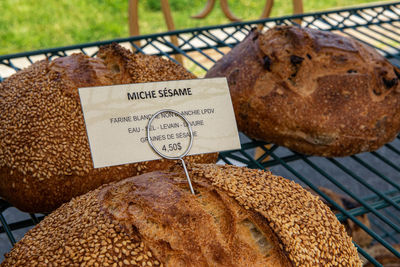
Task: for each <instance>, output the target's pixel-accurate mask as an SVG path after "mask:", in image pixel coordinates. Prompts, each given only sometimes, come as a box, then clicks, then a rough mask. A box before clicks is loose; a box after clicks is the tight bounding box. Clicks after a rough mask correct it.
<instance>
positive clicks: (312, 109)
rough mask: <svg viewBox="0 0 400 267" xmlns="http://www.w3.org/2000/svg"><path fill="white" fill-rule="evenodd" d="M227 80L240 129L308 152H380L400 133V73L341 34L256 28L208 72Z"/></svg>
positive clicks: (332, 154)
mask: <svg viewBox="0 0 400 267" xmlns="http://www.w3.org/2000/svg"><path fill="white" fill-rule="evenodd" d="M220 76H225V77H227V79H228V83H229V87H230V90H231V96H232V101H233V106H234V109H235V113H236V120H237V123H238V127H239V130H241V131H243V132H244V133H245V134H247V135H248V136H249V137H252V138H256V139H261V140H265V141H268V142H273V143H276V144H278V145H283V146H286V147H288V148H290V149H293V150H295V151H298V152H301V153H304V154H310V155H319V156H329V157H330V156H347V155H351V154H356V153H359V152H364V151H371V150H376V149H378V148H379V147H380V146H382V145H383V144H385V143H387V142H389V141H391V140H392V139H393V138H395V136H396V134H397V133H398V132H399V131H400V84H399V82H398V78H399V77H400V70H399V69H397V68H395V67H394V66H392V65H391V64H390V63H389V62H388V61H387V60H386V59H385V58H383V57H382V56H381V55H380V54H378V52H376V51H375V50H374V49H372V48H371V47H368V46H366V45H364V44H362V43H360V42H358V41H356V40H353V39H349V38H346V37H343V36H341V35H337V34H334V33H330V32H323V31H318V30H314V29H307V28H304V29H303V28H298V27H294V26H277V27H275V28H273V29H270V30H268V31H267V32H266V33H260V32H258V31H257V30H253V31H252V32H251V33H250V34H249V35H248V36H247V38H246V39H245V40H244V41H243V42H242V43H240V44H238V45H237V46H236V47H235V48H233V49H232V51H231V52H230V53H228V54H227V55H225V56H224V57H223V58H222V59H221V60H219V61H218V62H217V63H216V64H215V65H214V66H213V67H212V68H211V69H210V70H209V72H208V73H207V75H206V77H220Z"/></svg>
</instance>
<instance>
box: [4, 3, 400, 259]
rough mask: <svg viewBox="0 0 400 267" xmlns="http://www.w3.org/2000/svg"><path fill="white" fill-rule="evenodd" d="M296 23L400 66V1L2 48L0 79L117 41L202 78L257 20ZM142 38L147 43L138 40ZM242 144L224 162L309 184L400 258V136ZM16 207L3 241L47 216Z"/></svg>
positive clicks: (343, 217)
mask: <svg viewBox="0 0 400 267" xmlns="http://www.w3.org/2000/svg"><path fill="white" fill-rule="evenodd" d="M295 23H300V24H301V26H303V27H310V28H316V29H321V30H327V31H334V32H340V33H341V34H344V35H347V36H350V37H352V38H355V39H358V40H360V41H362V42H364V43H367V44H369V45H371V46H373V47H375V48H376V49H377V50H378V51H379V52H380V53H381V54H382V55H384V56H385V57H387V58H388V59H389V60H390V61H391V62H392V63H393V64H395V65H397V66H400V2H391V3H386V4H380V5H374V6H363V7H357V8H348V9H341V10H334V11H329V12H320V13H313V14H304V15H296V16H287V17H280V18H274V19H264V20H257V21H250V22H243V23H234V24H227V25H222V26H213V27H204V28H197V29H187V30H181V31H174V32H169V33H161V34H152V35H144V36H139V37H130V38H121V39H116V40H110V41H102V42H96V43H88V44H81V45H74V46H67V47H59V48H53V49H46V50H39V51H33V52H27V53H18V54H13V55H4V56H0V81H2V80H3V79H4V78H6V77H8V76H10V75H11V74H12V73H15V72H16V71H18V70H20V69H22V68H24V67H26V66H28V65H30V64H32V63H33V62H35V61H37V60H40V59H45V58H48V59H49V60H52V59H54V58H57V57H60V56H66V55H70V54H72V53H76V52H82V53H85V54H87V55H90V56H95V55H96V53H97V51H98V47H99V46H101V45H104V44H108V43H111V42H117V43H120V44H121V45H123V46H126V47H134V48H135V49H136V51H137V52H138V53H145V54H154V55H159V56H162V57H166V58H169V59H171V60H173V61H175V59H174V58H173V56H171V55H174V54H181V55H183V57H184V65H185V67H186V68H188V69H189V70H190V71H192V72H194V73H195V74H197V75H198V76H199V77H201V76H203V75H204V74H205V73H206V71H207V69H209V68H210V67H211V66H212V65H213V64H214V63H215V62H216V61H217V60H218V59H219V58H221V57H222V56H223V55H224V54H226V53H227V52H228V51H229V50H230V49H231V48H232V47H233V46H234V45H235V44H237V43H238V42H240V41H241V40H242V39H243V38H244V37H245V36H246V35H247V33H248V32H249V31H250V30H251V28H252V27H256V26H258V25H261V24H262V25H264V26H265V28H271V27H273V26H275V25H280V24H295ZM171 35H177V37H178V40H179V43H180V44H179V46H174V45H173V44H172V43H171V42H170V40H169V36H171ZM137 41H140V42H141V45H137ZM241 143H242V149H241V150H238V151H229V152H224V153H221V154H220V162H221V163H227V164H235V165H241V166H248V167H250V168H260V169H269V170H271V171H272V172H273V173H275V174H278V175H282V176H284V177H287V178H290V179H293V180H295V181H296V182H298V183H300V184H302V185H303V186H306V187H309V188H311V189H312V190H314V191H315V192H316V193H318V194H319V195H320V196H321V197H322V198H323V199H325V200H326V202H327V203H329V204H330V205H331V206H332V207H333V208H335V209H336V210H337V218H338V219H339V220H340V221H342V222H344V221H346V220H347V221H348V220H351V221H352V222H353V223H354V224H355V225H357V226H358V227H359V228H360V229H362V231H365V232H366V233H367V234H368V235H369V236H371V237H372V238H373V241H372V244H374V243H380V244H381V245H382V246H383V247H385V248H386V249H387V250H388V251H389V252H390V253H392V254H393V255H395V256H397V257H398V258H400V253H399V251H397V250H396V249H395V248H394V245H395V244H400V135H399V136H398V137H397V138H396V139H395V140H394V141H392V142H391V143H389V144H386V145H385V146H384V147H382V148H380V149H379V150H377V151H375V152H371V153H363V154H358V155H354V156H351V157H345V158H321V157H310V156H305V155H301V154H298V153H296V152H293V151H290V150H288V149H286V148H284V147H279V146H276V145H273V144H271V145H270V146H266V145H267V143H264V142H261V141H256V140H251V139H249V138H247V137H246V136H244V135H242V134H241ZM256 148H261V149H263V150H264V153H263V155H261V156H259V157H257V158H255V156H254V150H255V149H256ZM321 186H322V187H326V188H329V189H331V190H333V191H335V192H338V193H340V194H342V195H345V196H347V197H348V198H350V199H352V200H354V201H355V202H357V203H358V205H356V206H355V207H352V208H351V209H345V208H343V207H342V206H341V205H340V204H338V203H337V202H335V201H334V200H333V199H332V198H331V197H329V196H328V195H327V194H326V193H324V192H323V190H322V191H321V190H320V187H321ZM10 209H11V210H13V209H14V208H13V207H11V206H10V205H9V204H8V203H7V202H5V201H4V200H1V199H0V212H1V213H0V222H1V224H2V226H1V227H0V238H1V237H2V238H3V239H0V240H5V239H6V238H5V236H7V237H8V239H9V240H10V246H11V244H13V243H14V242H15V241H16V239H19V238H21V236H22V234H23V233H24V232H25V231H26V229H29V227H31V226H32V225H34V224H36V223H38V222H39V221H40V220H41V219H42V218H43V217H44V216H43V215H34V214H30V215H28V214H23V215H21V216H22V217H21V216H19V217H18V219H15V218H11V219H10V218H9V217H10V215H9V210H10ZM361 215H366V216H368V219H369V221H370V224H371V225H370V226H367V225H365V224H364V223H363V222H361V221H360V220H359V217H358V216H361ZM24 216H25V217H24ZM18 231H22V233H21V232H18ZM356 245H357V244H356ZM357 246H358V245H357ZM358 248H359V252H360V254H362V255H363V256H364V257H365V258H366V260H367V261H369V262H370V263H372V264H373V265H375V266H382V265H381V264H380V263H379V262H378V261H377V260H376V259H374V257H373V256H371V255H370V254H369V253H368V249H366V248H364V247H360V246H358ZM399 261H400V259H399Z"/></svg>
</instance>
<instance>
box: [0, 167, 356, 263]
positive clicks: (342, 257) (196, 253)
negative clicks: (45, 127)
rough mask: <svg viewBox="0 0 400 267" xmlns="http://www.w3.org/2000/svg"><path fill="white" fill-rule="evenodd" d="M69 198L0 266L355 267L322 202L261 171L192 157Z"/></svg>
mask: <svg viewBox="0 0 400 267" xmlns="http://www.w3.org/2000/svg"><path fill="white" fill-rule="evenodd" d="M188 169H189V174H190V177H191V178H192V182H193V186H194V189H195V191H196V195H195V196H194V195H192V194H191V192H190V190H189V188H188V185H187V182H186V177H185V174H184V172H183V170H182V167H181V166H177V167H176V168H175V169H174V170H171V171H169V172H152V173H146V174H143V175H141V176H137V177H133V178H128V179H125V180H122V181H119V182H115V183H112V184H110V185H106V186H102V187H101V188H99V189H96V190H94V191H91V192H89V193H87V194H85V195H83V196H80V197H77V198H74V199H73V200H72V201H71V202H69V203H67V204H64V205H62V206H61V207H60V208H59V209H57V210H56V211H54V212H53V213H52V214H50V215H49V216H47V217H46V218H45V219H44V220H43V221H42V222H41V223H39V224H38V225H37V226H36V227H35V228H33V229H32V230H30V231H29V232H28V233H27V234H26V235H25V236H24V238H23V239H21V241H19V242H18V243H17V244H16V245H15V247H14V248H13V249H12V251H11V252H10V253H9V254H6V257H5V260H4V262H3V264H2V265H1V266H28V265H29V266H37V265H39V263H46V264H50V263H51V264H52V265H53V266H75V265H76V266H112V265H113V264H114V266H160V265H161V266H166V267H167V266H173V267H180V266H196V267H198V266H221V267H222V266H233V267H234V266H238V267H239V266H252V267H253V266H254V267H256V266H274V267H279V266H324V267H328V266H361V261H360V259H359V257H358V255H357V250H356V248H355V247H354V245H353V244H352V242H351V238H350V237H348V236H347V234H346V232H345V229H344V227H343V226H342V225H341V224H340V223H339V221H338V220H337V219H336V217H335V216H334V215H333V213H332V212H331V211H330V210H329V208H328V207H327V206H326V205H324V204H323V203H322V202H321V201H320V200H319V199H318V197H315V196H313V195H312V194H311V193H309V192H307V191H306V190H304V189H303V188H301V187H300V186H299V185H298V184H295V183H294V182H292V181H289V180H286V179H284V178H282V177H278V176H274V175H272V174H271V173H269V172H264V171H260V170H250V169H247V168H240V167H234V166H218V165H211V164H210V165H200V164H191V165H190V166H189V167H188Z"/></svg>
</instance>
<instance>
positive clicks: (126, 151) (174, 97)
mask: <svg viewBox="0 0 400 267" xmlns="http://www.w3.org/2000/svg"><path fill="white" fill-rule="evenodd" d="M79 95H80V98H81V104H82V110H83V115H84V119H85V124H86V130H87V134H88V138H89V144H90V149H91V154H92V159H93V164H94V167H95V168H100V167H106V166H114V165H121V164H127V163H133V162H141V161H149V160H155V159H159V158H160V156H159V155H158V154H157V153H155V152H154V150H153V149H152V148H151V147H150V146H149V142H148V138H151V142H152V145H153V146H154V147H156V149H157V150H158V151H160V152H162V153H163V154H164V155H168V156H170V157H175V156H176V155H180V154H182V152H184V151H185V150H186V148H187V147H188V145H189V142H190V133H189V131H188V127H187V126H188V125H187V124H188V123H189V124H190V126H191V129H192V135H193V140H192V142H193V144H192V147H191V149H190V151H189V153H188V155H195V154H203V153H212V152H218V151H225V150H233V149H239V148H240V142H239V136H238V130H237V126H236V121H235V116H234V112H233V107H232V102H231V98H230V94H229V88H228V84H227V81H226V79H225V78H212V79H195V80H179V81H166V82H153V83H140V84H124V85H113V86H102V87H86V88H79ZM165 109H171V110H174V111H177V112H179V114H181V115H183V116H184V117H185V119H186V120H183V119H182V117H181V116H177V115H176V114H174V113H173V112H163V113H161V114H158V115H157V116H156V117H155V118H154V119H153V121H152V123H151V125H150V127H149V137H148V135H147V125H148V122H149V120H150V118H152V116H153V115H154V114H156V113H157V112H158V111H160V110H165Z"/></svg>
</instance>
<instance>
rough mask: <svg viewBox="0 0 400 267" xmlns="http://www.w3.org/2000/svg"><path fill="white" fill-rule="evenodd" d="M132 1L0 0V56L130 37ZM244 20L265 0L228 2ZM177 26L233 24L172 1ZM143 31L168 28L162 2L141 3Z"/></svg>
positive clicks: (279, 3)
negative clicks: (194, 16) (130, 2)
mask: <svg viewBox="0 0 400 267" xmlns="http://www.w3.org/2000/svg"><path fill="white" fill-rule="evenodd" d="M128 2H129V1H128V0H1V1H0V10H1V15H0V55H4V54H11V53H17V52H23V51H31V50H37V49H43V48H50V47H58V46H65V45H72V44H80V43H86V42H95V41H100V40H107V39H113V38H118V37H128V36H129V26H128ZM371 2H376V1H374V0H307V1H303V6H304V12H313V11H321V10H327V9H334V8H340V7H345V6H354V5H362V4H367V3H371ZM228 3H229V7H230V9H231V11H232V12H233V14H235V15H237V16H238V17H240V18H241V19H243V20H254V19H257V18H259V16H260V15H261V12H262V10H263V8H264V5H265V1H260V0H229V1H228ZM169 4H170V7H171V12H172V17H173V21H174V23H175V28H176V29H183V28H193V27H200V26H206V25H216V24H225V23H229V20H228V19H227V18H226V17H225V16H224V15H223V13H222V11H221V8H220V6H219V1H217V2H216V4H215V7H214V9H213V10H212V12H211V13H210V15H209V16H207V17H206V18H204V19H201V20H198V19H193V18H191V16H193V15H196V14H197V13H199V12H200V11H201V10H202V9H203V8H204V6H205V5H206V0H169ZM292 12H293V5H292V0H275V3H274V6H273V8H272V13H271V17H276V16H282V15H289V14H292ZM139 24H140V33H141V34H148V33H158V32H164V31H167V26H166V24H165V20H164V17H163V14H162V12H161V4H160V0H143V1H139Z"/></svg>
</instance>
